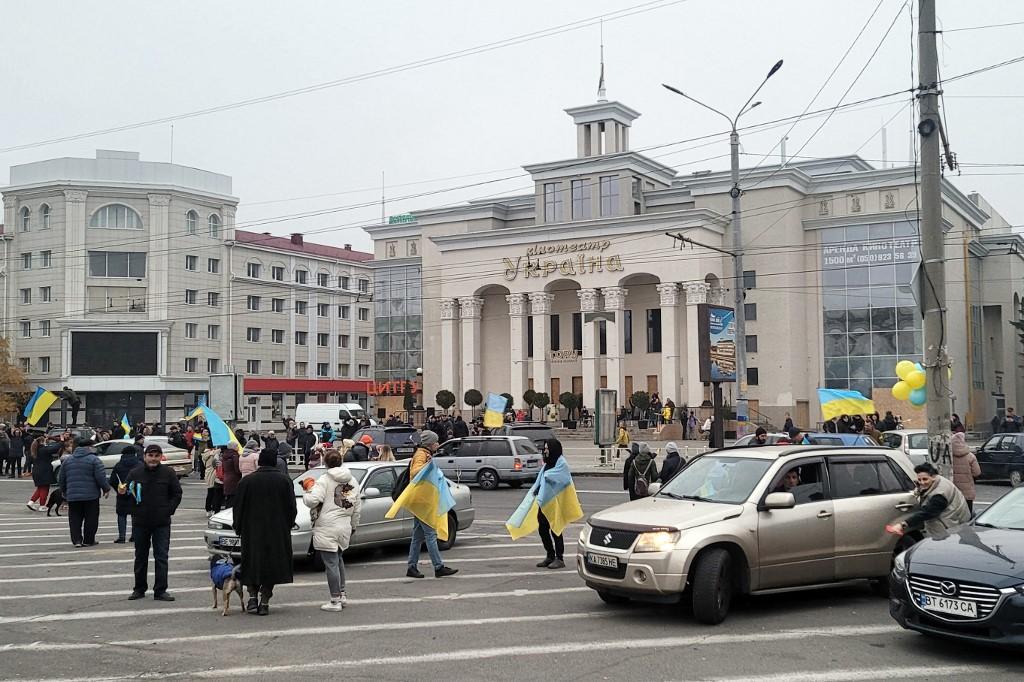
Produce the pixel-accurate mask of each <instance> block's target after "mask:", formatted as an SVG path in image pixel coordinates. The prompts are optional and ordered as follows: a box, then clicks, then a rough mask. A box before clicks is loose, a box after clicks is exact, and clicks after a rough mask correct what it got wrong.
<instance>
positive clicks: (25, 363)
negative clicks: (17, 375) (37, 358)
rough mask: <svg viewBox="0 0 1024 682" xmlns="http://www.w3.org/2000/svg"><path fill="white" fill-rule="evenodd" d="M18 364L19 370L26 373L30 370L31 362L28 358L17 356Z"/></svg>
mask: <svg viewBox="0 0 1024 682" xmlns="http://www.w3.org/2000/svg"><path fill="white" fill-rule="evenodd" d="M18 364H20V365H21V371H22V372H24V373H26V374H28V373H29V372H30V371H31V370H32V362H31V361H30V360H29V359H28V358H18Z"/></svg>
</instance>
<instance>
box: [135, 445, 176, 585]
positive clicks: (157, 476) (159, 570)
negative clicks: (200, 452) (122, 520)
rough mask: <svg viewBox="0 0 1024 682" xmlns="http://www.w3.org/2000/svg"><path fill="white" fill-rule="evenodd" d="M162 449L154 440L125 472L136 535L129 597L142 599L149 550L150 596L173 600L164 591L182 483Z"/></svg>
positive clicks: (147, 571) (147, 569) (145, 582)
mask: <svg viewBox="0 0 1024 682" xmlns="http://www.w3.org/2000/svg"><path fill="white" fill-rule="evenodd" d="M163 454H164V453H163V450H162V449H161V448H160V446H159V445H157V444H155V443H153V444H150V445H147V446H146V451H145V453H144V454H143V462H142V466H137V467H135V468H134V469H133V470H132V472H131V473H130V474H128V499H129V500H130V504H131V506H132V535H133V536H135V587H134V588H133V589H132V593H131V594H130V595H128V599H142V598H143V597H144V596H146V590H147V589H149V585H148V584H147V580H146V575H147V573H149V549H150V547H152V548H153V563H154V564H155V570H154V576H153V577H154V579H153V599H155V600H156V601H174V597H172V596H171V595H169V594H167V563H168V555H169V554H170V550H171V517H172V516H174V512H175V511H176V510H177V509H178V505H179V504H181V483H179V482H178V477H177V475H176V474H175V473H174V470H173V469H171V468H170V467H169V466H167V465H166V464H161V463H160V459H161V458H162V457H163Z"/></svg>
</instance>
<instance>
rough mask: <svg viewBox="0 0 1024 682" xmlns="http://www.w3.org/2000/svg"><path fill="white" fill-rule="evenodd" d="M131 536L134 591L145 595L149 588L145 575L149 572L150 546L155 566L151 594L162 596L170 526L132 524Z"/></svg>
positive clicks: (164, 584)
mask: <svg viewBox="0 0 1024 682" xmlns="http://www.w3.org/2000/svg"><path fill="white" fill-rule="evenodd" d="M132 535H134V536H135V591H136V592H140V593H145V591H146V590H147V589H148V587H149V585H148V584H147V580H146V573H148V572H149V547H150V545H151V544H152V546H153V563H155V564H156V570H155V571H154V574H155V580H153V594H154V595H158V594H163V593H164V592H166V591H167V554H168V553H169V552H170V551H171V526H170V525H166V526H135V525H134V524H132Z"/></svg>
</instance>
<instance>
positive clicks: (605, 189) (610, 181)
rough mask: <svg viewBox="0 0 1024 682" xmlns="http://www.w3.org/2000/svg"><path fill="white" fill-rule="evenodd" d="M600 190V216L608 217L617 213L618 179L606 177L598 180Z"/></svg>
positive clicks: (610, 176)
mask: <svg viewBox="0 0 1024 682" xmlns="http://www.w3.org/2000/svg"><path fill="white" fill-rule="evenodd" d="M599 184H600V189H601V215H602V216H610V215H615V214H616V213H618V209H619V178H618V176H616V175H606V176H603V177H602V178H601V180H600V183H599Z"/></svg>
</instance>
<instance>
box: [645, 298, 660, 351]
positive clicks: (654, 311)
mask: <svg viewBox="0 0 1024 682" xmlns="http://www.w3.org/2000/svg"><path fill="white" fill-rule="evenodd" d="M647 352H648V353H660V352H661V308H649V309H648V310H647Z"/></svg>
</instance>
